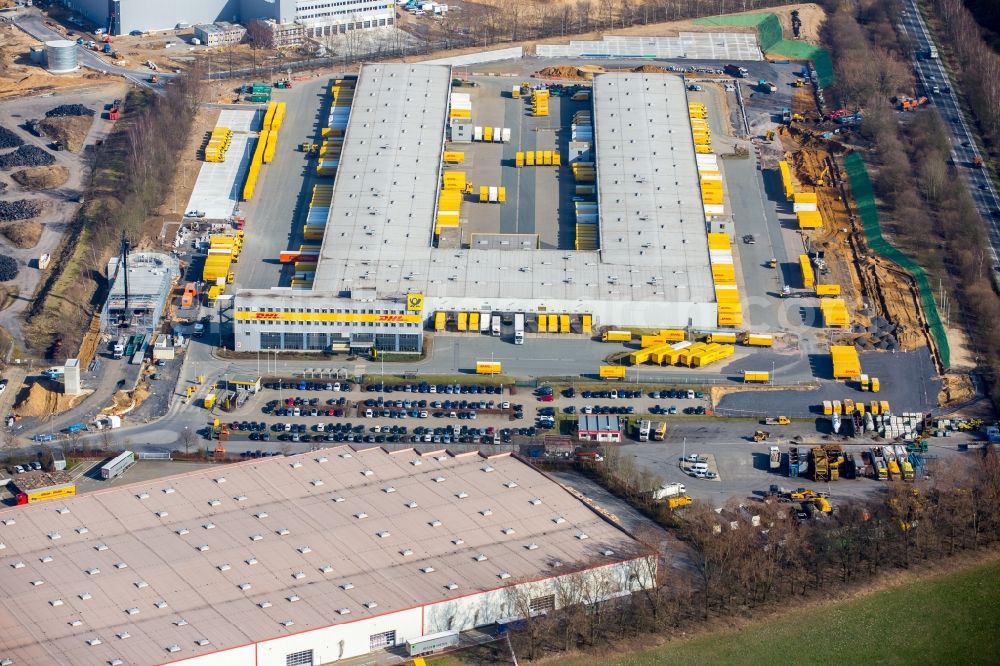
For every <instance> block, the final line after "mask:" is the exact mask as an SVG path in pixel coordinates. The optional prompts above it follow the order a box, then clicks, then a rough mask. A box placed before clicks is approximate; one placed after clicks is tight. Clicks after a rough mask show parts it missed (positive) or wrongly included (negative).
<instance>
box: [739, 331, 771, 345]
mask: <svg viewBox="0 0 1000 666" xmlns="http://www.w3.org/2000/svg"><path fill="white" fill-rule="evenodd" d="M743 344H745V345H748V346H750V347H771V346H772V345H774V336H772V335H765V334H763V333H747V334H746V335H745V336H744V337H743Z"/></svg>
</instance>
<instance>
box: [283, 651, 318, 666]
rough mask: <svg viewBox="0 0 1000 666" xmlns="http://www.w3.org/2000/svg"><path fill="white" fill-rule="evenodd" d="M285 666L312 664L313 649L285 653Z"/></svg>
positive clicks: (310, 665) (306, 665) (309, 665)
mask: <svg viewBox="0 0 1000 666" xmlns="http://www.w3.org/2000/svg"><path fill="white" fill-rule="evenodd" d="M285 666H313V651H312V650H303V651H302V652H293V653H291V654H286V655H285Z"/></svg>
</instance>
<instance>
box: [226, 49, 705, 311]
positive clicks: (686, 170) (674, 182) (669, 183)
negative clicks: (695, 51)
mask: <svg viewBox="0 0 1000 666" xmlns="http://www.w3.org/2000/svg"><path fill="white" fill-rule="evenodd" d="M450 90H451V70H450V68H449V67H448V66H446V65H421V64H366V65H364V66H363V67H362V69H361V73H360V76H359V80H358V85H357V88H356V90H355V93H354V105H353V107H352V109H351V115H350V119H349V121H348V126H347V132H346V135H345V138H344V147H343V151H342V157H341V165H340V167H339V170H338V174H337V178H336V181H335V184H334V189H333V199H332V204H331V207H330V214H329V219H328V222H327V227H326V232H325V235H324V240H323V248H322V252H321V256H320V260H319V262H318V265H317V268H316V274H315V278H314V280H313V291H314V292H315V293H318V294H324V293H325V294H329V293H337V294H340V293H345V292H348V291H352V290H360V289H365V290H372V289H374V290H375V293H376V294H377V297H379V298H397V297H401V296H402V295H403V294H405V293H406V292H408V291H422V292H424V293H425V295H426V296H427V297H428V298H431V299H434V298H505V299H521V300H533V299H534V300H542V299H547V300H555V301H560V300H561V301H588V300H591V301H593V300H597V301H615V302H628V301H663V302H669V303H678V302H680V303H684V302H694V303H711V302H714V300H715V297H714V289H713V283H712V277H711V269H710V267H709V261H708V243H707V239H706V234H705V218H704V211H703V209H702V204H701V194H700V191H699V187H698V180H697V168H696V162H695V153H694V144H693V141H692V138H691V130H690V123H689V120H688V115H687V98H686V95H685V90H684V83H683V80H682V79H681V78H680V77H678V76H675V75H664V74H628V73H626V74H601V75H599V76H597V77H596V78H595V86H594V99H595V123H596V132H597V134H596V146H597V164H598V167H597V168H598V175H599V178H600V181H599V183H598V186H599V190H598V192H599V197H600V205H601V217H600V220H599V224H600V226H601V229H602V231H601V235H602V249H601V250H600V251H590V252H577V251H572V250H509V251H504V252H497V251H488V250H487V251H482V250H465V249H458V250H439V249H436V248H434V247H433V246H432V239H433V233H434V221H435V214H436V204H437V193H438V190H439V185H440V172H441V152H442V148H443V140H444V133H445V120H446V118H447V112H448V103H449V93H450ZM630 114H631V115H630ZM616 202H617V203H616ZM470 205H475V204H466V209H464V210H463V216H464V215H467V214H468V213H467V212H466V210H467V209H468V206H470ZM251 294H254V295H259V296H263V295H264V294H263V293H261V292H259V291H255V292H241V295H242V296H244V297H247V296H250V295H251Z"/></svg>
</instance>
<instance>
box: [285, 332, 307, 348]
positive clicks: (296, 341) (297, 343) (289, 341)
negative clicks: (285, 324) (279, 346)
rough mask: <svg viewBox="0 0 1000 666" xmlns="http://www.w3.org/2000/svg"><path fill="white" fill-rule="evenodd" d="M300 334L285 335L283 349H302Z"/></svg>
mask: <svg viewBox="0 0 1000 666" xmlns="http://www.w3.org/2000/svg"><path fill="white" fill-rule="evenodd" d="M302 344H303V340H302V333H285V349H302Z"/></svg>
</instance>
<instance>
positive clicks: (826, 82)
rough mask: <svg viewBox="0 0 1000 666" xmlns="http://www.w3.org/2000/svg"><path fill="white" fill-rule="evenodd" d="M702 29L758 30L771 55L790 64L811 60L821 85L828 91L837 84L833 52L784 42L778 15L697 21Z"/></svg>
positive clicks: (762, 44)
mask: <svg viewBox="0 0 1000 666" xmlns="http://www.w3.org/2000/svg"><path fill="white" fill-rule="evenodd" d="M695 23H697V24H699V25H715V26H730V27H731V26H736V25H744V26H746V25H749V26H753V27H754V28H756V29H757V40H758V41H759V42H760V48H761V50H762V51H764V53H767V54H769V55H778V56H782V57H785V58H789V59H790V60H809V61H812V63H813V67H815V68H816V78H817V79H818V80H819V84H820V85H821V86H822V87H824V88H826V87H829V86H830V85H832V84H833V81H834V76H833V61H832V60H831V59H830V54H829V52H828V51H827V50H826V49H824V48H823V47H821V46H816V45H814V44H807V43H806V42H799V41H795V40H792V39H783V38H782V33H781V21H779V20H778V16H777V14H772V13H770V12H768V13H764V14H742V15H740V16H709V17H706V18H700V19H697V20H695Z"/></svg>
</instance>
